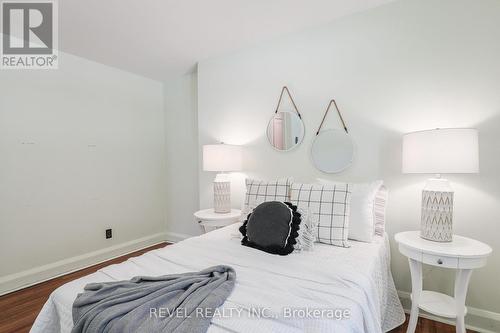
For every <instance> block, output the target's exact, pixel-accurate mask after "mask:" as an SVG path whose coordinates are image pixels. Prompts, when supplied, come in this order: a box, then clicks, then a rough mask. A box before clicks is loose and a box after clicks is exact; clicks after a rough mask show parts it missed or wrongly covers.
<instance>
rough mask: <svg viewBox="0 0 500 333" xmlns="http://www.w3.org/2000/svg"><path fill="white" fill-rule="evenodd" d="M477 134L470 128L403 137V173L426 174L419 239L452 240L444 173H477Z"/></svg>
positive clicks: (449, 195) (450, 208) (450, 196)
mask: <svg viewBox="0 0 500 333" xmlns="http://www.w3.org/2000/svg"><path fill="white" fill-rule="evenodd" d="M478 146H479V145H478V133H477V130H476V129H471V128H446V129H439V128H438V129H433V130H426V131H419V132H413V133H407V134H405V135H404V136H403V173H429V174H435V177H434V178H430V179H428V180H427V183H426V185H425V187H424V189H423V191H422V208H421V231H420V236H421V237H422V238H424V239H428V240H431V241H436V242H451V241H452V240H453V189H452V188H451V186H450V182H449V181H448V180H447V179H444V178H441V174H446V173H478V172H479V148H478Z"/></svg>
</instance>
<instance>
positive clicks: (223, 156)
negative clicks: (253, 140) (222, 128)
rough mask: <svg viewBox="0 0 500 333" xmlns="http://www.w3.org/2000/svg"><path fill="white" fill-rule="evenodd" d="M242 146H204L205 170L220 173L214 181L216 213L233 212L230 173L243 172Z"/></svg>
mask: <svg viewBox="0 0 500 333" xmlns="http://www.w3.org/2000/svg"><path fill="white" fill-rule="evenodd" d="M242 160H243V154H242V149H241V146H235V145H227V144H224V143H220V144H214V145H204V146H203V170H204V171H216V172H219V173H218V174H217V176H216V177H215V179H214V212H215V213H229V212H231V181H230V179H229V175H228V174H226V173H224V172H228V171H239V170H241V166H242Z"/></svg>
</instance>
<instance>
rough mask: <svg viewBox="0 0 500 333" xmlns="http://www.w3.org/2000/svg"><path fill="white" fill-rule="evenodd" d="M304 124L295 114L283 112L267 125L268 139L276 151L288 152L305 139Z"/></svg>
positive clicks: (275, 115)
mask: <svg viewBox="0 0 500 333" xmlns="http://www.w3.org/2000/svg"><path fill="white" fill-rule="evenodd" d="M304 132H305V129H304V123H303V122H302V119H300V117H299V116H298V115H297V113H295V112H290V111H281V112H277V113H275V114H274V115H273V117H272V118H271V120H269V124H268V125H267V139H268V140H269V143H270V144H271V146H273V148H274V149H276V150H281V151H287V150H290V149H293V148H295V147H296V146H298V145H299V144H300V143H301V142H302V140H303V139H304Z"/></svg>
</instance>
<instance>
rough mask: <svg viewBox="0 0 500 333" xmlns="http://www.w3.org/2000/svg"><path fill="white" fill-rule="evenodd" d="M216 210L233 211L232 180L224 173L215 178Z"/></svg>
mask: <svg viewBox="0 0 500 333" xmlns="http://www.w3.org/2000/svg"><path fill="white" fill-rule="evenodd" d="M214 212H215V213H221V214H222V213H229V212H231V182H230V181H229V179H227V178H226V177H224V175H222V174H219V175H217V177H216V178H215V180H214Z"/></svg>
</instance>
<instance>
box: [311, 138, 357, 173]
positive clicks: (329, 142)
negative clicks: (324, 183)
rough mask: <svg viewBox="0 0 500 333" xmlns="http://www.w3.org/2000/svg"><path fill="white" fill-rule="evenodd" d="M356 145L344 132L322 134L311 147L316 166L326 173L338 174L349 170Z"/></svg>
mask: <svg viewBox="0 0 500 333" xmlns="http://www.w3.org/2000/svg"><path fill="white" fill-rule="evenodd" d="M353 156H354V143H353V142H352V139H351V137H350V136H349V134H347V133H346V132H345V131H343V130H334V129H331V130H326V131H322V132H320V133H319V134H318V135H317V136H316V138H315V139H314V142H313V144H312V147H311V157H312V160H313V163H314V166H315V167H316V168H317V169H318V170H320V171H323V172H326V173H337V172H341V171H343V170H345V169H347V168H348V167H349V166H350V165H351V163H352V160H353Z"/></svg>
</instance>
